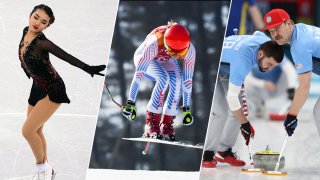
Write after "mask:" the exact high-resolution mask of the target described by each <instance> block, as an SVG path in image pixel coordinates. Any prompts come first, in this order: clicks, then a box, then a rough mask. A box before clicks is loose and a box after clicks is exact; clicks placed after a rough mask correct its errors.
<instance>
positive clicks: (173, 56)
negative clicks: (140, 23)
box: [122, 22, 196, 141]
mask: <svg viewBox="0 0 320 180" xmlns="http://www.w3.org/2000/svg"><path fill="white" fill-rule="evenodd" d="M195 57H196V51H195V48H194V46H193V45H192V43H191V42H190V36H189V32H188V30H187V29H186V28H185V27H184V26H182V25H180V24H177V23H174V22H168V24H167V25H164V26H160V27H157V28H155V29H154V30H152V31H151V33H150V34H148V36H147V37H146V39H145V40H144V42H143V43H142V44H141V45H140V46H139V47H138V49H137V50H136V51H135V53H134V64H135V66H136V72H135V73H134V77H133V79H132V83H131V87H130V91H129V98H128V100H127V102H126V105H125V106H124V107H123V111H122V114H123V115H124V116H125V117H126V118H127V119H128V120H135V119H136V105H135V102H136V97H137V94H138V90H139V86H140V82H141V80H142V78H143V77H146V78H147V79H149V80H151V81H155V86H154V88H153V91H152V94H151V99H150V101H149V103H148V105H147V117H146V124H145V131H144V134H143V136H144V137H148V138H157V139H161V138H164V139H166V140H172V141H174V140H175V131H174V128H173V126H172V124H173V120H174V119H175V116H176V115H177V113H178V106H179V102H180V97H181V96H182V97H183V108H182V109H183V115H184V118H183V124H184V125H191V124H192V122H193V118H192V114H191V111H190V99H191V92H192V77H193V71H194V65H195ZM179 59H181V60H182V62H183V70H181V68H180V66H179V63H178V60H179ZM167 87H169V92H168V96H167V99H166V101H164V95H165V92H166V90H167ZM181 93H182V95H181ZM161 113H162V117H161ZM160 119H161V120H160Z"/></svg>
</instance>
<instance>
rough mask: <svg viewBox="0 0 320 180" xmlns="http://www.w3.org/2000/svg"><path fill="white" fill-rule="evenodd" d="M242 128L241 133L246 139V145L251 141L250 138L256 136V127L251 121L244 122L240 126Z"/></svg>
mask: <svg viewBox="0 0 320 180" xmlns="http://www.w3.org/2000/svg"><path fill="white" fill-rule="evenodd" d="M240 130H241V134H242V136H243V137H244V139H245V140H246V145H247V146H248V145H249V143H250V138H252V139H253V138H254V129H253V127H252V126H251V124H250V122H249V121H248V122H246V123H244V124H241V127H240Z"/></svg>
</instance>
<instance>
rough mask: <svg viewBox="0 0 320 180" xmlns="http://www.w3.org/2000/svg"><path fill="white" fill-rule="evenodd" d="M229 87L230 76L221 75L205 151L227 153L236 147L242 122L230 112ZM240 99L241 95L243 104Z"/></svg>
mask: <svg viewBox="0 0 320 180" xmlns="http://www.w3.org/2000/svg"><path fill="white" fill-rule="evenodd" d="M228 85H229V76H226V75H219V76H218V81H217V84H216V89H215V94H214V97H213V102H212V106H211V112H210V117H209V123H208V128H207V136H206V141H205V145H204V149H205V150H209V151H212V150H213V151H226V150H227V149H228V148H232V147H233V146H234V145H235V143H236V141H237V138H238V136H239V133H240V121H239V120H238V119H237V118H236V117H235V116H234V115H233V114H232V112H231V111H230V108H229V105H228V102H227V98H226V95H227V92H228ZM240 94H241V93H240ZM240 98H241V97H240V95H239V100H240V102H241V103H242V100H241V99H240Z"/></svg>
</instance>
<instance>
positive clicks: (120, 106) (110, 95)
mask: <svg viewBox="0 0 320 180" xmlns="http://www.w3.org/2000/svg"><path fill="white" fill-rule="evenodd" d="M104 87H105V88H106V89H107V91H108V94H109V97H110V99H111V100H112V102H113V103H115V104H116V105H117V106H118V107H119V108H120V109H122V107H123V106H122V105H121V104H119V103H118V102H117V101H115V100H114V99H113V96H112V94H111V92H110V90H109V88H108V87H107V85H106V84H104Z"/></svg>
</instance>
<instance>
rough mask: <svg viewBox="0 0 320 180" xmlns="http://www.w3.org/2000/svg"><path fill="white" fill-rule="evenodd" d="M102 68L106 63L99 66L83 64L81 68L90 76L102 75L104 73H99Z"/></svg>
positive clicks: (104, 67)
mask: <svg viewBox="0 0 320 180" xmlns="http://www.w3.org/2000/svg"><path fill="white" fill-rule="evenodd" d="M104 69H106V65H99V66H89V65H85V66H84V67H83V70H84V71H85V72H87V73H88V74H90V75H91V77H93V76H94V75H99V76H104V74H102V73H100V72H101V71H103V70H104Z"/></svg>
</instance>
